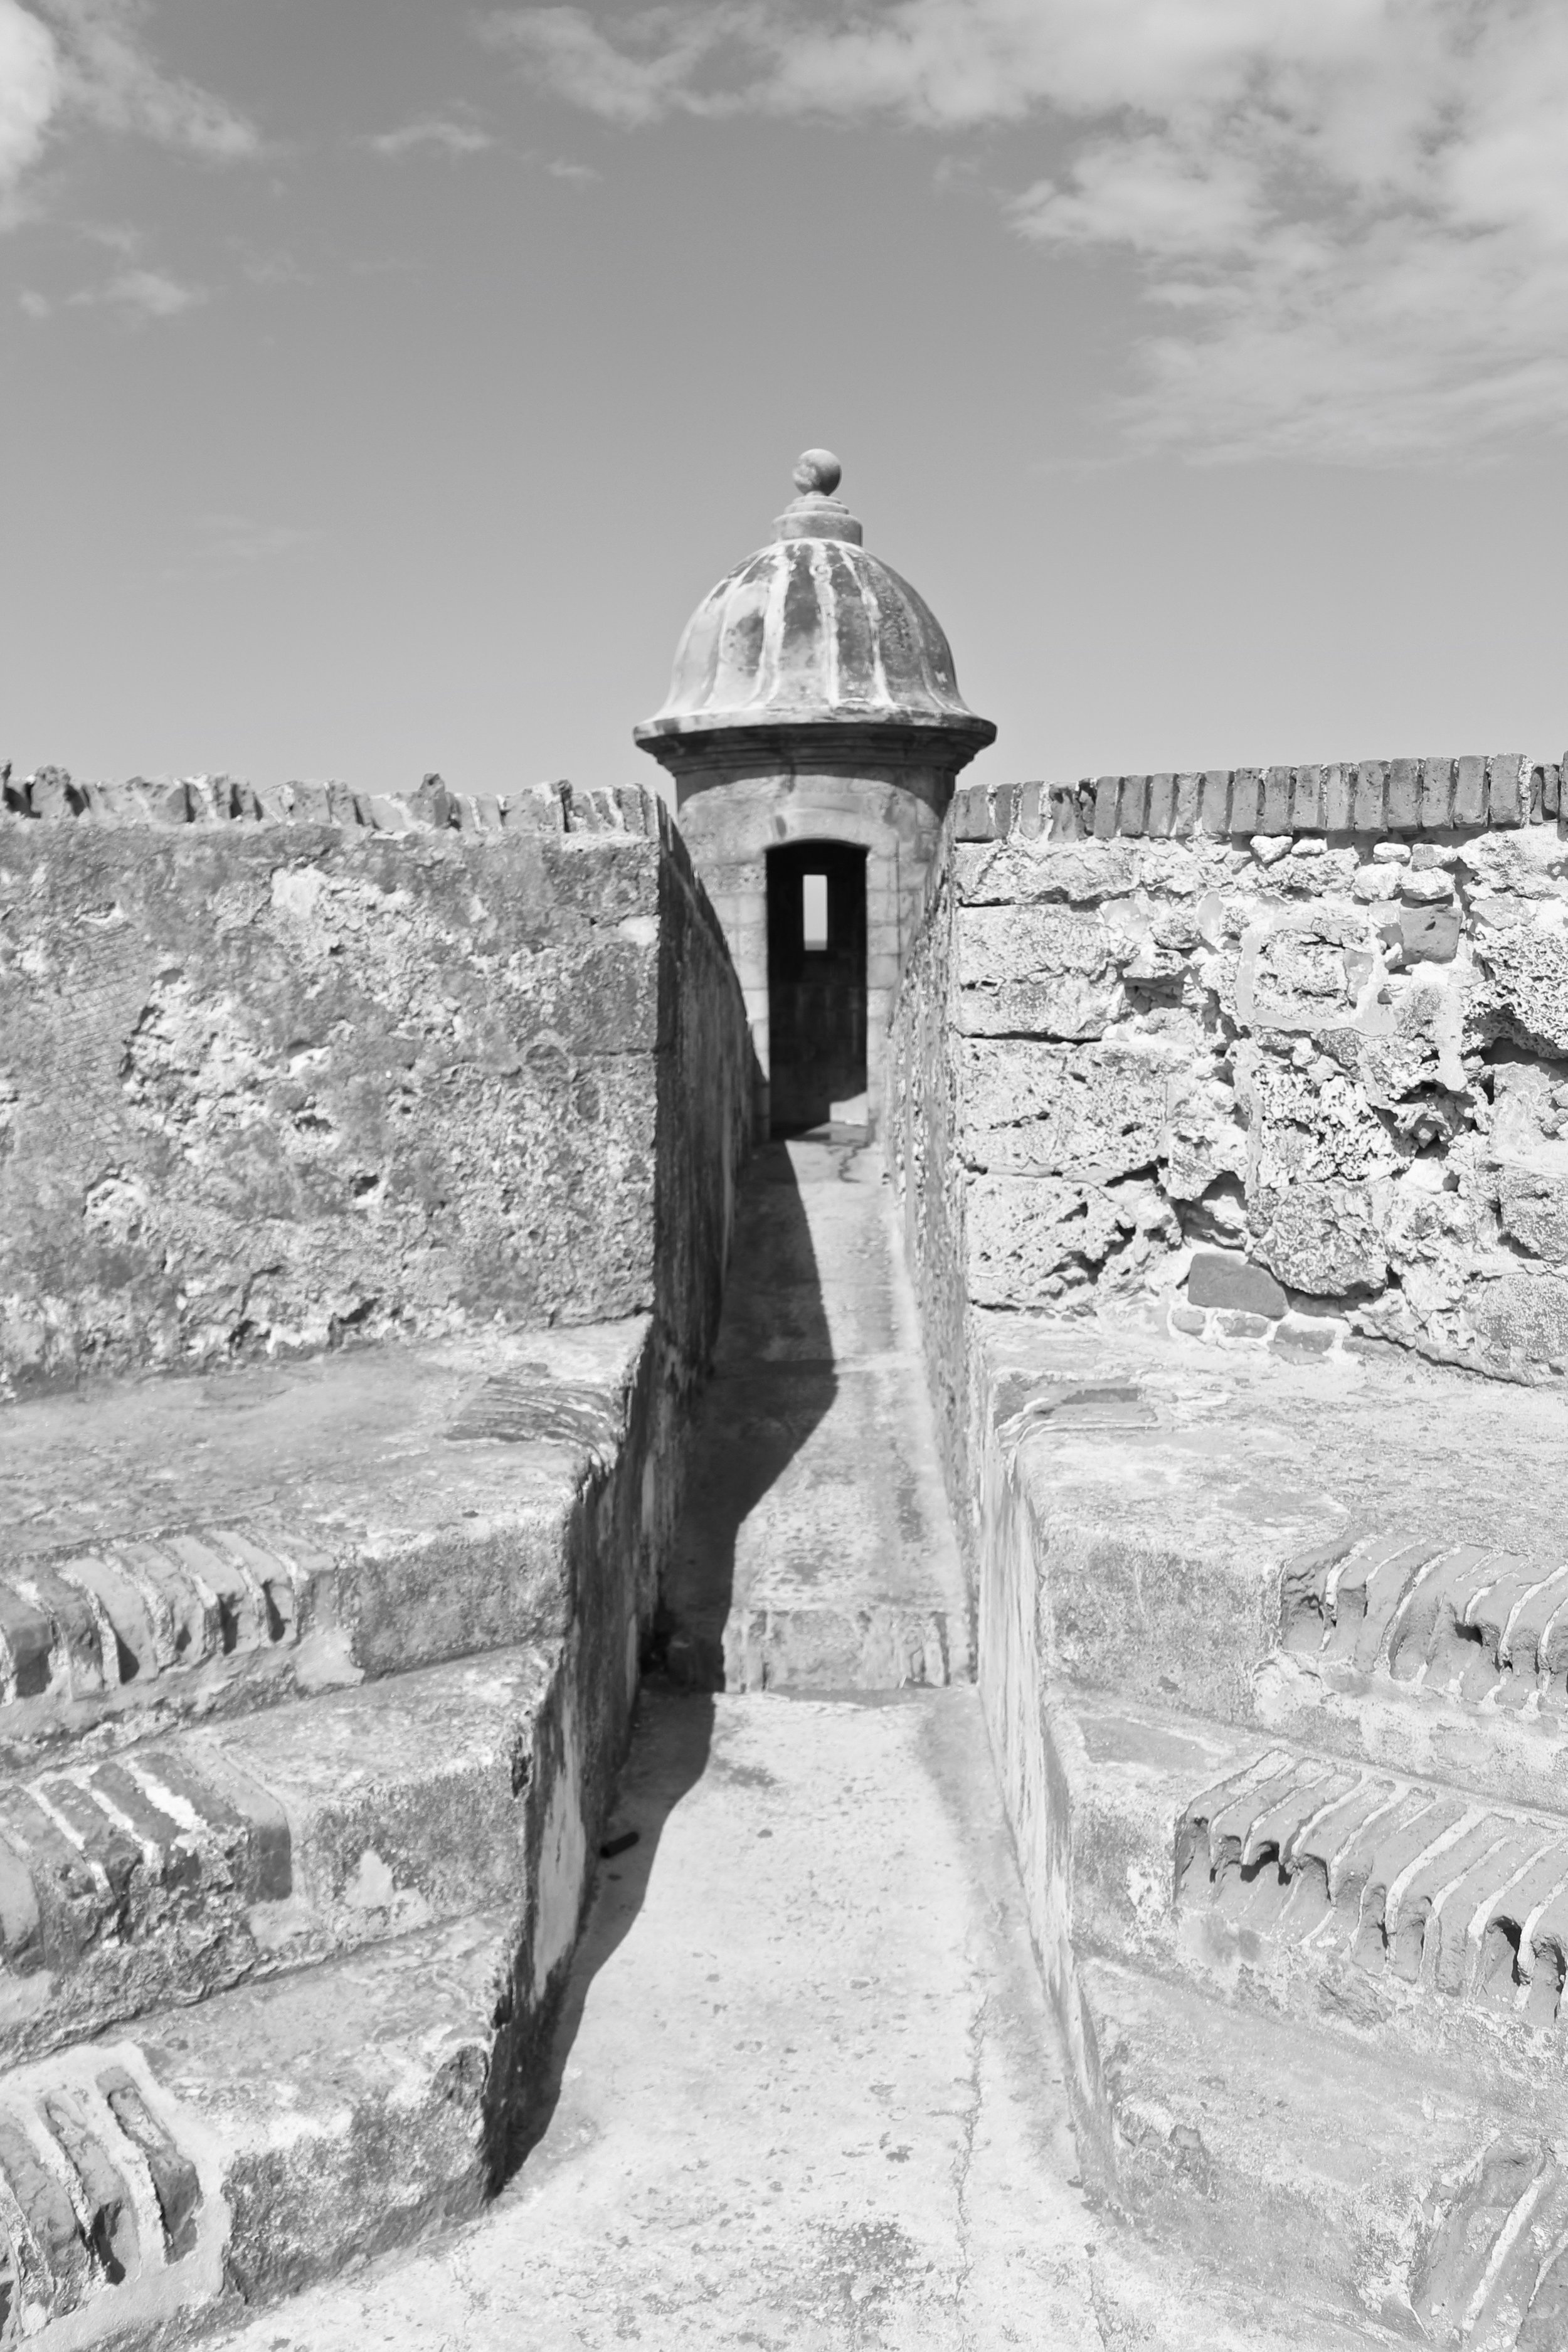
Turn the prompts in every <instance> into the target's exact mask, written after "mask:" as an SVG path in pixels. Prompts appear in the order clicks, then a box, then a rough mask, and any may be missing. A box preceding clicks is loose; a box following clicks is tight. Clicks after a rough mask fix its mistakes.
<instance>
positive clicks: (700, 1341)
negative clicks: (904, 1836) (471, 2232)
mask: <svg viewBox="0 0 1568 2352" xmlns="http://www.w3.org/2000/svg"><path fill="white" fill-rule="evenodd" d="M179 792H180V795H181V796H182V798H183V812H181V811H174V812H171V809H170V807H169V806H168V803H169V802H171V801H172V800H173V799H174V790H173V788H170V790H169V792H168V793H167V794H166V795H164V797H163V800H162V801H159V800H158V799H157V796H153V799H152V802H151V803H150V801H149V795H148V793H146V792H145V791H144V790H143V788H142V787H140V786H138V787H135V788H129V789H128V790H127V792H126V793H124V794H122V795H121V796H120V799H119V802H118V803H117V804H115V805H104V804H102V796H100V799H99V800H98V801H96V802H95V800H94V798H93V796H92V795H91V794H90V793H89V794H83V793H79V791H78V790H77V788H75V787H70V788H69V789H68V788H67V784H66V783H65V782H62V781H61V780H60V779H59V778H58V776H57V777H48V778H45V779H44V780H43V782H42V783H41V785H40V782H39V780H37V779H35V780H33V784H32V786H31V787H30V788H29V789H28V791H27V792H26V794H25V795H24V796H23V798H22V800H21V801H20V802H19V801H18V799H17V796H16V794H15V793H12V795H11V797H10V801H9V803H8V806H9V809H10V814H9V816H8V818H7V819H6V820H5V822H4V823H0V873H3V874H4V876H5V883H6V891H5V898H3V899H0V940H4V965H5V970H4V981H3V985H4V987H5V989H6V990H7V991H9V1000H8V1013H7V1025H6V1029H5V1045H6V1048H7V1049H8V1051H9V1052H10V1053H11V1054H12V1055H13V1056H14V1059H13V1060H12V1062H11V1063H10V1065H9V1074H8V1078H7V1083H6V1087H5V1105H6V1108H7V1110H8V1112H9V1114H10V1118H9V1132H8V1138H7V1140H8V1143H9V1150H7V1151H6V1152H5V1154H4V1155H3V1164H0V1196H3V1200H4V1205H5V1211H6V1213H7V1218H8V1222H7V1223H6V1224H5V1229H4V1239H3V1241H0V1252H3V1253H4V1256H5V1276H6V1283H7V1286H8V1288H9V1290H10V1294H11V1296H10V1300H9V1306H8V1311H7V1314H6V1317H5V1319H4V1320H3V1321H0V1343H3V1344H4V1346H5V1349H6V1350H7V1351H8V1352H7V1354H6V1356H5V1363H6V1366H7V1369H8V1371H9V1373H10V1376H11V1382H12V1386H13V1387H14V1388H16V1389H19V1390H21V1391H24V1393H23V1395H22V1396H21V1397H20V1398H19V1399H16V1400H14V1401H12V1402H8V1403H7V1404H6V1405H5V1407H4V1408H3V1409H0V1529H3V1533H0V1955H3V1960H4V1967H3V1969H0V2054H4V2056H5V2058H6V2059H7V2061H8V2062H10V2063H11V2073H10V2074H9V2076H8V2077H7V2081H6V2084H5V2097H4V2098H0V2328H3V2327H4V2326H5V2318H4V2312H5V2311H9V2312H10V2313H11V2315H13V2317H14V2318H15V2320H16V2323H17V2324H18V2325H19V2326H21V2328H22V2331H23V2333H24V2335H28V2336H30V2335H35V2334H37V2332H38V2329H39V2328H40V2327H41V2326H46V2324H47V2331H48V2338H49V2341H50V2342H51V2343H53V2342H58V2344H59V2345H60V2346H61V2347H62V2352H63V2347H66V2346H67V2345H74V2344H87V2343H97V2342H112V2343H114V2344H116V2345H121V2346H123V2345H128V2344H134V2343H148V2344H151V2343H153V2342H156V2343H158V2344H161V2345H163V2346H169V2345H173V2344H174V2343H177V2342H179V2341H181V2340H184V2336H186V2335H188V2334H189V2333H191V2332H192V2331H194V2330H197V2329H199V2328H201V2327H203V2326H210V2325H211V2324H212V2322H213V2321H214V2320H215V2319H216V2318H219V2317H223V2316H231V2315H234V2314H235V2313H236V2312H237V2310H238V2309H239V2307H240V2306H241V2305H242V2303H259V2302H265V2301H267V2300H268V2299H269V2298H271V2297H274V2296H276V2295H278V2294H284V2293H288V2292H290V2291H293V2290H294V2289H296V2288H298V2287H299V2286H300V2285H301V2284H304V2283H305V2282H306V2281H308V2280H309V2279H310V2278H312V2277H315V2276H319V2275H321V2273H323V2272H325V2271H327V2270H331V2269H334V2268H338V2267H341V2266H342V2264H343V2263H345V2262H346V2261H348V2260H349V2259H351V2258H358V2257H361V2256H363V2255H364V2254H367V2253H373V2252H375V2251H376V2250H377V2249H378V2248H380V2247H383V2246H384V2245H387V2244H389V2243H393V2242H408V2240H409V2239H410V2238H412V2237H416V2236H417V2235H418V2234H419V2233H420V2232H421V2231H426V2230H427V2229H429V2228H430V2227H432V2226H434V2225H435V2224H436V2223H437V2222H439V2221H443V2220H447V2219H450V2218H452V2217H453V2216H455V2215H458V2214H461V2213H463V2212H467V2211H471V2210H474V2208H475V2207H476V2206H477V2205H478V2204H479V2202H480V2201H481V2200H482V2199H483V2198H484V2197H485V2195H486V2194H487V2193H488V2191H489V2189H492V2188H493V2187H494V2185H495V2184H496V2182H497V2180H498V2179H500V2175H501V2173H502V2171H503V2170H504V2168H505V2165H506V2162H507V2159H508V2150H509V2147H510V2135H511V2131H512V2128H513V2125H514V2122H515V2115H516V2104H517V2100H518V2097H519V2095H520V2093H521V2091H523V2090H524V2089H526V2088H528V2087H529V2086H530V2085H531V2084H532V2082H533V2081H534V2079H535V2076H536V2074H537V2067H538V2063H539V2060H540V2056H541V2051H542V2040H543V2036H544V2035H545V2033H546V2032H547V2029H548V2026H549V2023H550V2021H551V2019H552V2013H553V2009H554V2006H555V2004H556V2002H557V2001H558V1999H559V1997H560V1994H561V1990H562V1988H563V1982H564V1979H565V1972H566V1970H567V1968H568V1966H569V1963H570V1959H571V1954H572V1950H573V1947H574V1940H575V1937H576V1931H577V1927H578V1924H579V1919H580V1915H581V1908H582V1903H583V1899H584V1893H585V1890H586V1886H587V1881H588V1868H589V1856H590V1854H591V1853H592V1852H593V1848H594V1844H595V1840H596V1838H597V1836H598V1834H599V1830H600V1826H601V1823H602V1822H603V1819H604V1815H605V1808H606V1805H607V1802H608V1797H609V1790H610V1784H611V1780H612V1777H613V1775H614V1772H615V1770H616V1767H617V1765H618V1762H619V1760H620V1758H621V1755H622V1753H623V1751H624V1747H625V1742H626V1734H627V1730H628V1726H629V1721H630V1712H631V1706H632V1700H633V1696H634V1694H635V1690H636V1686H637V1669H638V1662H639V1656H640V1654H641V1652H642V1650H643V1647H644V1645H645V1644H646V1643H647V1640H648V1639H649V1638H650V1636H651V1633H652V1630H653V1622H654V1618H655V1612H656V1604H657V1600H658V1590H659V1586H660V1583H661V1581H662V1580H663V1578H664V1576H665V1574H666V1572H667V1570H668V1564H669V1554H670V1547H671V1542H672V1538H673V1530H674V1526H675V1521H676V1515H677V1512H678V1510H679V1502H680V1496H681V1486H682V1478H683V1470H684V1448H685V1433H686V1428H687V1423H688V1418H689V1406H690V1403H691V1401H692V1397H693V1392H694V1391H695V1388H696V1385H697V1383H698V1382H699V1381H700V1377H701V1375H702V1372H703V1370H704V1369H705V1367H706V1363H707V1360H708V1357H709V1354H710V1349H711V1346H712V1341H713V1337H714V1330H715V1327H716V1323H717V1318H718V1308H719V1299H720V1294H721V1285H722V1278H723V1270H724V1261H725V1256H726V1254H727V1249H728V1244H729V1234H730V1226H731V1216H732V1209H733V1202H734V1196H735V1183H736V1174H737V1168H738V1164H739V1160H740V1158H741V1156H742V1151H743V1149H744V1141H745V1136H746V1130H747V1125H748V1113H749V1097H750V1091H751V1069H750V1054H749V1046H748V1043H747V1038H746V1033H745V1026H744V1016H743V1008H742V1003H741V999H740V994H739V991H738V989H737V987H736V985H735V982H734V977H733V974H732V972H731V970H730V968H729V964H728V961H727V959H726V957H725V953H724V949H723V942H722V937H721V932H720V930H719V928H718V926H717V923H716V922H715V920H714V918H713V916H712V913H711V910H710V908H708V906H707V904H706V902H705V900H704V899H703V898H702V895H701V893H700V888H699V887H697V885H696V884H695V882H694V880H693V877H692V875H691V871H690V867H689V864H688V862H687V860H686V858H685V855H684V852H683V850H682V849H681V847H680V845H679V841H678V840H677V839H676V838H675V837H674V836H672V835H670V833H669V831H668V825H667V824H665V823H664V822H663V820H662V819H661V818H660V817H659V816H658V814H656V813H655V811H654V810H653V808H652V804H651V803H644V802H643V801H642V800H641V798H640V796H636V795H632V796H628V797H615V796H606V797H605V799H604V800H603V801H602V802H599V801H583V800H574V797H573V796H572V795H570V794H567V793H548V794H544V795H541V796H535V797H534V798H533V799H532V800H531V801H528V800H524V801H520V803H518V804H517V806H516V807H513V806H512V805H511V804H510V803H508V804H503V803H500V802H497V803H494V804H493V805H492V806H488V807H481V808H479V809H478V812H477V814H475V813H473V812H469V813H468V814H465V813H464V812H463V811H462V810H461V809H458V808H456V807H454V806H451V805H449V804H448V801H447V796H445V795H444V792H443V791H442V790H441V789H439V788H437V787H436V786H435V785H434V784H433V785H432V786H431V788H430V789H429V790H428V791H427V792H426V793H425V795H424V796H423V804H422V806H421V808H420V810H419V811H418V812H417V817H416V816H414V815H411V814H410V813H409V812H408V811H406V810H403V811H398V810H378V811H377V812H376V813H374V814H373V816H372V819H371V822H370V823H369V824H366V823H365V822H363V818H362V817H361V815H360V814H358V813H357V812H356V811H355V809H354V807H353V803H352V802H350V803H348V805H347V806H344V805H343V804H342V803H337V804H334V803H333V802H332V798H331V794H328V795H326V804H325V805H324V806H323V807H321V809H319V810H318V809H317V808H316V807H315V806H314V805H312V804H310V803H307V804H306V805H304V806H303V807H300V806H295V807H292V808H285V807H273V808H271V809H262V810H260V811H259V812H258V810H257V809H256V808H254V807H250V806H248V805H241V804H240V803H239V798H238V793H237V788H235V789H234V790H233V791H229V790H227V789H225V790H224V791H221V792H220V791H218V790H217V789H216V786H215V787H214V788H213V789H212V790H211V791H209V792H208V793H206V794H205V798H204V799H203V802H202V805H201V807H200V809H199V810H197V809H196V808H195V805H194V803H193V799H192V795H191V793H190V789H189V788H187V787H185V786H182V787H180V788H179ZM258 815H259V817H260V819H261V820H262V821H255V820H257V819H258ZM246 818H249V819H250V820H252V821H251V822H242V821H240V820H242V819H246ZM318 819H320V820H321V821H320V822H318ZM395 819H397V820H399V821H398V822H396V823H394V822H393V820H395ZM514 820H515V821H514ZM351 828H352V829H351ZM394 836H395V837H394ZM13 1016H14V1017H13ZM279 1139H280V1140H279ZM355 1300H357V1301H358V1305H357V1306H355V1305H354V1304H353V1301H355ZM345 1302H347V1303H346V1304H345ZM606 1312H612V1313H614V1314H615V1315H616V1317H617V1318H619V1319H616V1320H614V1321H605V1319H603V1318H605V1314H606ZM351 1339H352V1340H353V1342H354V1344H353V1345H352V1346H351V1345H348V1344H346V1342H348V1341H349V1340H351ZM377 1340H382V1341H385V1342H388V1343H389V1344H384V1345H380V1346H377V1345H374V1344H372V1343H373V1342H375V1341H377ZM339 1343H345V1344H339ZM215 1366H216V1367H219V1368H217V1369H215V1368H214V1367H215ZM176 1369H177V1370H181V1371H184V1372H186V1373H187V1374H191V1373H194V1374H195V1377H186V1378H183V1379H171V1378H169V1377H166V1375H167V1373H168V1372H169V1371H171V1370H176ZM115 1373H122V1374H123V1373H131V1374H134V1375H136V1377H133V1378H119V1379H116V1378H114V1377H112V1375H113V1374H115ZM89 1374H91V1375H93V1377H91V1378H89V1377H87V1375H89ZM158 1375H164V1376H163V1377H159V1376H158ZM367 2021H368V2022H367ZM106 2032H113V2033H115V2034H117V2035H118V2036H120V2037H121V2039H120V2040H119V2041H118V2042H115V2043H113V2044H109V2043H105V2042H103V2041H102V2039H101V2037H102V2036H103V2035H104V2034H105V2033H106ZM95 2036H96V2037H100V2038H99V2039H96V2040H95V2039H93V2037H95ZM17 2062H22V2063H20V2066H18V2063H17ZM106 2069H107V2072H106V2071H105V2070H106ZM117 2070H118V2071H117ZM138 2151H140V2153H138ZM7 2265H8V2267H7ZM61 2331H64V2332H61ZM4 2340H5V2341H6V2342H9V2341H10V2340H11V2337H10V2336H5V2337H4Z"/></svg>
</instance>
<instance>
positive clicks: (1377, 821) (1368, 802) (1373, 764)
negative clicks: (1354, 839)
mask: <svg viewBox="0 0 1568 2352" xmlns="http://www.w3.org/2000/svg"><path fill="white" fill-rule="evenodd" d="M1384 787H1385V772H1384V764H1383V761H1381V760H1363V761H1361V763H1360V765H1359V766H1358V767H1357V769H1356V771H1355V782H1354V784H1353V786H1352V794H1351V830H1352V832H1353V833H1381V832H1382V831H1383V829H1384V823H1385V821H1386V801H1385V793H1384Z"/></svg>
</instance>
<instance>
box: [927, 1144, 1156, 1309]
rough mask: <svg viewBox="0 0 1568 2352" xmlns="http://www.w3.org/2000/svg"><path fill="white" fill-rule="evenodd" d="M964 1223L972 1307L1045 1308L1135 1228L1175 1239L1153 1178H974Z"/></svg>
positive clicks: (1090, 1276)
mask: <svg viewBox="0 0 1568 2352" xmlns="http://www.w3.org/2000/svg"><path fill="white" fill-rule="evenodd" d="M965 1224H966V1232H967V1243H968V1251H969V1264H968V1286H969V1296H970V1298H971V1300H972V1301H973V1304H974V1305H975V1306H977V1307H1016V1308H1029V1307H1048V1306H1050V1305H1052V1304H1053V1303H1054V1302H1055V1301H1057V1300H1058V1299H1060V1298H1061V1297H1064V1296H1071V1295H1073V1294H1075V1293H1077V1292H1079V1291H1080V1290H1082V1289H1083V1288H1084V1287H1085V1286H1086V1285H1087V1284H1089V1283H1090V1282H1092V1281H1093V1280H1094V1279H1095V1278H1096V1276H1097V1275H1098V1274H1099V1273H1100V1269H1101V1268H1102V1267H1103V1266H1104V1265H1105V1262H1106V1260H1107V1259H1108V1258H1109V1257H1110V1255H1111V1254H1112V1253H1113V1252H1115V1251H1117V1250H1118V1249H1120V1248H1121V1246H1123V1245H1124V1244H1127V1243H1129V1242H1131V1240H1133V1239H1134V1237H1135V1236H1137V1235H1138V1234H1140V1233H1141V1232H1142V1233H1145V1234H1162V1236H1163V1240H1164V1241H1165V1242H1166V1243H1167V1244H1170V1243H1173V1242H1174V1240H1175V1238H1176V1234H1175V1225H1174V1221H1173V1219H1172V1218H1171V1215H1170V1213H1169V1211H1168V1210H1167V1209H1165V1208H1164V1207H1163V1203H1162V1202H1161V1201H1160V1198H1159V1194H1158V1192H1157V1191H1156V1189H1155V1187H1154V1186H1153V1185H1151V1184H1135V1183H1134V1184H1123V1185H1120V1186H1107V1187H1098V1186H1097V1187H1087V1186H1082V1185H1077V1184H1070V1183H1065V1182H1061V1181H1058V1180H1057V1179H1055V1178H1053V1177H1045V1176H1011V1175H990V1176H977V1177H975V1178H974V1179H973V1181H972V1183H971V1185H970V1187H969V1192H968V1199H967V1203H966V1217H965Z"/></svg>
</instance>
